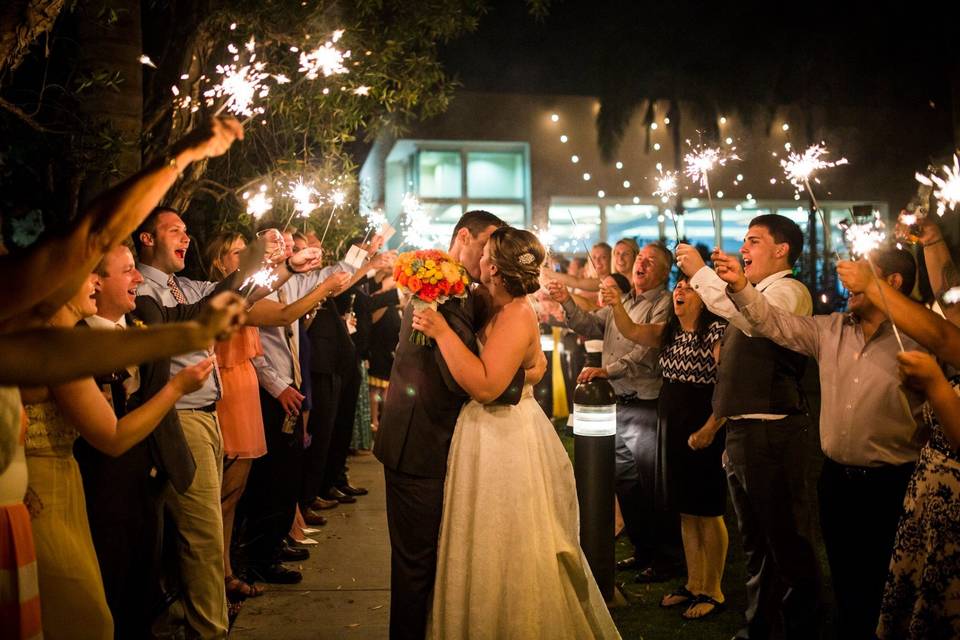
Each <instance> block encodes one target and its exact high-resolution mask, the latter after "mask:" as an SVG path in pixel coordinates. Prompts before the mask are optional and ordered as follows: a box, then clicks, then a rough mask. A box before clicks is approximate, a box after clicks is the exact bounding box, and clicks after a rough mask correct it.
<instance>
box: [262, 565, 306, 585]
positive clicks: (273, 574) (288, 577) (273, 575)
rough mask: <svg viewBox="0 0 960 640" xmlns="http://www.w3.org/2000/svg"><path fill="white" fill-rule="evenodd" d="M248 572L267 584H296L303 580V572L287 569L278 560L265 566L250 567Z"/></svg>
mask: <svg viewBox="0 0 960 640" xmlns="http://www.w3.org/2000/svg"><path fill="white" fill-rule="evenodd" d="M249 574H250V576H251V577H253V578H254V579H255V580H257V581H258V582H266V583H267V584H297V583H298V582H300V581H301V580H303V574H302V573H300V572H299V571H294V570H293V569H288V568H287V567H285V566H283V565H282V564H280V563H279V562H278V563H277V564H272V565H269V566H266V567H250V569H249Z"/></svg>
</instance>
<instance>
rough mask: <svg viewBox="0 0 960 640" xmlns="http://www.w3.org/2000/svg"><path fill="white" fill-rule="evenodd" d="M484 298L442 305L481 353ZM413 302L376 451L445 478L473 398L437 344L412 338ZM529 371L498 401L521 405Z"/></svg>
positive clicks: (409, 470) (412, 469)
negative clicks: (452, 448)
mask: <svg viewBox="0 0 960 640" xmlns="http://www.w3.org/2000/svg"><path fill="white" fill-rule="evenodd" d="M485 307H486V305H485V304H484V299H483V298H481V297H479V296H477V295H475V294H474V293H473V292H472V291H471V292H470V293H469V294H468V295H467V297H466V298H465V299H458V298H453V299H451V300H448V301H447V302H446V303H444V304H442V305H440V307H439V309H438V310H439V311H440V313H442V314H443V317H444V318H445V319H446V321H447V324H449V325H450V328H451V329H453V330H454V331H455V332H456V334H457V335H458V336H460V339H461V340H463V342H464V344H466V345H467V347H468V348H469V349H470V350H471V351H473V352H474V353H477V335H476V334H477V331H478V330H479V329H480V328H481V327H482V326H483V325H484V324H485V323H486V319H487V313H486V309H485ZM412 324H413V305H412V304H408V305H407V308H406V309H404V312H403V321H402V323H401V325H400V342H399V344H398V345H397V352H396V357H395V359H394V361H393V370H392V371H391V372H390V387H389V388H388V389H387V397H386V400H384V405H383V411H382V413H381V416H380V428H379V430H378V431H377V440H376V444H375V445H374V448H373V453H374V454H375V455H376V457H377V459H379V460H380V462H382V463H383V464H384V466H386V467H387V468H389V469H392V470H394V471H399V472H401V473H406V474H409V475H413V476H420V477H424V478H443V477H444V476H445V475H446V473H447V453H448V452H449V451H450V441H451V439H452V438H453V428H454V426H456V424H457V416H458V415H459V414H460V409H461V408H462V407H463V405H464V403H465V402H466V401H467V400H469V399H470V396H469V395H467V393H466V392H465V391H464V390H463V389H461V388H460V385H458V384H457V382H456V380H454V379H453V376H452V375H450V370H449V369H448V368H447V363H446V362H444V359H443V355H442V354H441V353H440V349H439V348H437V347H436V345H433V346H428V347H422V346H419V345H416V344H414V343H412V342H410V334H411V333H412V331H413V329H412ZM523 379H524V370H523V369H522V368H521V369H519V370H518V371H517V373H516V375H515V376H514V377H513V380H512V381H511V382H510V385H509V386H508V387H507V390H506V391H504V393H503V395H502V396H500V397H499V398H498V399H497V401H496V404H516V403H517V402H519V401H520V394H521V392H522V391H523Z"/></svg>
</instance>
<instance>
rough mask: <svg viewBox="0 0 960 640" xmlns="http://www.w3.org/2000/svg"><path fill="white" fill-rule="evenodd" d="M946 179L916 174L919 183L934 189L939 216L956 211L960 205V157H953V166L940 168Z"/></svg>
mask: <svg viewBox="0 0 960 640" xmlns="http://www.w3.org/2000/svg"><path fill="white" fill-rule="evenodd" d="M940 170H941V171H943V175H944V177H943V178H941V177H940V176H938V175H937V174H936V172H932V173H931V174H930V175H924V174H922V173H918V174H916V178H917V182H919V183H920V184H924V185H927V186H928V187H933V197H934V198H935V199H936V201H937V215H939V216H941V217H942V216H943V214H944V213H946V211H947V209H954V208H956V206H957V205H958V204H960V157H958V155H957V154H954V155H953V166H952V167H951V166H949V165H943V166H942V167H941V168H940Z"/></svg>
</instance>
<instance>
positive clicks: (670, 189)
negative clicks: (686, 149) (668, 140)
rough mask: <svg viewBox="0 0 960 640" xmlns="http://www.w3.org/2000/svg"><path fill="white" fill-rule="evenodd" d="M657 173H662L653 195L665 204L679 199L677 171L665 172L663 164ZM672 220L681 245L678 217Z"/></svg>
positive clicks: (672, 217)
mask: <svg viewBox="0 0 960 640" xmlns="http://www.w3.org/2000/svg"><path fill="white" fill-rule="evenodd" d="M657 171H658V172H659V173H660V176H659V177H658V178H657V179H656V180H657V190H656V191H654V192H653V195H655V196H659V197H660V201H661V202H663V203H664V204H666V203H668V202H670V200H672V199H673V198H676V197H677V192H678V191H679V190H680V187H679V184H678V182H677V172H676V171H667V172H664V170H663V164H662V163H660V162H658V163H657ZM670 219H671V220H673V230H674V232H675V233H676V234H677V243H678V244H679V243H680V227H679V226H678V225H677V217H676V216H675V215H671V216H670Z"/></svg>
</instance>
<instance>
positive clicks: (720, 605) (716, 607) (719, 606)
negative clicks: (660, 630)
mask: <svg viewBox="0 0 960 640" xmlns="http://www.w3.org/2000/svg"><path fill="white" fill-rule="evenodd" d="M698 604H709V605H713V609H710V611H707V612H706V613H705V614H703V615H700V616H691V615H687V613H688V612H689V611H690V609H692V608H693V607H695V606H697V605H698ZM726 608H727V605H726V603H725V602H717V601H716V600H714V599H713V598H711V597H710V596H708V595H706V594H700V595H699V596H697V597H695V598H694V599H693V602H691V603H690V606H689V607H687V609H686V611H684V612H683V613H681V614H680V615H681V617H683V619H684V620H704V619H706V618H709V617H711V616H715V615H717V614H719V613H722V612H723V610H724V609H726Z"/></svg>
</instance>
